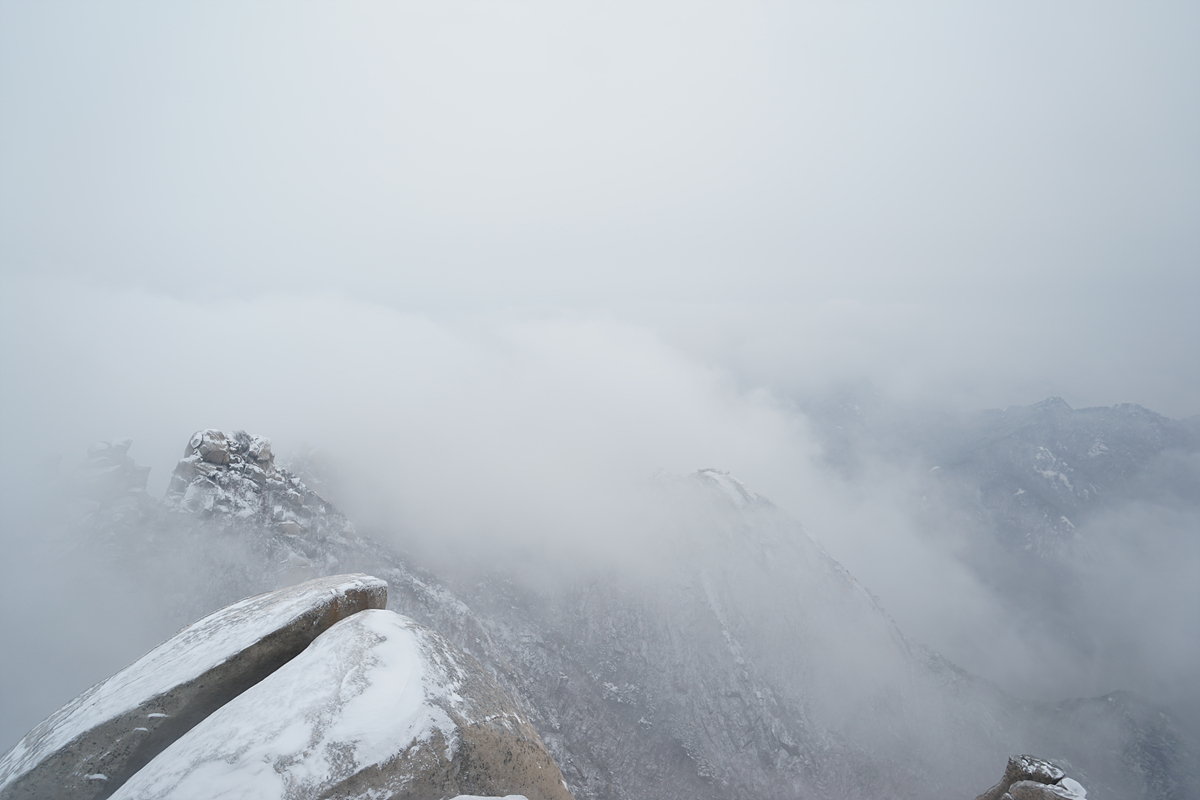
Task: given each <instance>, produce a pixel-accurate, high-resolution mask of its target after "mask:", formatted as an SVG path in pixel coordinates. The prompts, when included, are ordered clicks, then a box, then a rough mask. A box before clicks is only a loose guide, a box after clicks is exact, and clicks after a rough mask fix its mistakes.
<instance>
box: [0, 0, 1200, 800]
mask: <svg viewBox="0 0 1200 800" xmlns="http://www.w3.org/2000/svg"><path fill="white" fill-rule="evenodd" d="M1198 40H1200V10H1198V9H1197V8H1195V7H1192V6H1189V5H1185V4H1156V5H1153V6H1147V5H1145V4H1134V3H1060V4H1054V5H1053V6H1047V5H1045V4H1038V3H1006V4H1002V5H986V6H985V5H982V4H979V5H962V4H919V5H913V4H904V5H903V6H898V7H895V8H893V7H884V6H880V5H871V4H865V3H848V4H837V5H833V4H822V5H816V4H812V5H809V4H795V5H782V4H774V3H740V4H707V3H705V4H693V3H689V4H682V3H681V4H644V3H639V4H630V5H617V6H614V5H611V4H605V5H603V6H601V5H578V4H571V5H562V4H518V5H505V6H496V5H494V4H484V3H461V4H449V5H447V4H439V5H435V6H427V7H426V6H421V7H418V6H411V5H406V6H398V7H397V6H392V5H388V4H365V3H364V4H337V5H328V6H320V5H302V6H294V5H291V4H270V3H254V4H249V5H247V4H232V3H230V4H205V5H193V6H178V5H172V6H164V5H161V4H150V3H146V4H135V3H122V4H116V5H91V4H55V5H47V4H36V5H35V4H11V3H10V4H6V5H3V6H0V115H2V118H3V124H0V348H2V350H0V369H2V374H3V380H2V381H0V425H2V426H3V428H2V430H0V442H3V444H2V445H0V447H2V448H3V451H2V458H0V462H2V465H3V466H2V467H0V469H2V471H3V472H2V475H0V478H2V484H0V494H2V495H3V502H4V508H5V509H6V510H11V514H6V515H5V517H4V518H3V520H2V521H0V525H2V526H3V531H2V533H0V537H2V539H0V541H2V545H3V547H4V549H5V551H4V552H5V557H4V559H3V560H4V567H3V577H4V578H5V582H6V588H5V598H6V599H5V602H6V606H7V607H8V608H10V609H12V610H13V612H12V613H10V614H7V615H5V621H4V622H3V623H2V626H3V627H0V633H2V635H3V636H5V637H6V638H7V640H8V642H9V644H6V645H5V646H4V647H0V653H2V655H0V687H2V691H0V702H2V703H3V705H2V706H0V717H2V718H3V720H4V721H3V727H0V748H5V747H7V746H8V744H9V743H11V742H12V741H15V740H16V738H17V737H19V736H20V735H21V734H22V733H23V732H24V730H26V729H28V727H29V726H30V725H32V724H33V723H34V722H36V721H37V720H38V719H40V718H41V717H43V716H45V715H46V714H48V713H50V712H51V711H53V710H54V708H55V707H57V704H59V703H61V702H63V701H65V700H66V699H69V697H70V696H72V695H73V694H74V693H75V692H77V691H79V690H80V689H82V688H85V687H86V686H87V685H88V684H89V683H90V682H93V681H95V680H98V679H100V678H103V677H105V676H107V675H108V674H110V673H111V672H112V671H113V669H115V668H117V667H119V666H120V665H121V664H123V663H125V662H126V661H128V660H129V659H131V658H133V657H135V656H136V655H138V654H139V653H140V650H139V649H138V648H142V649H144V648H145V647H147V646H149V645H150V644H153V643H154V642H155V641H157V639H155V638H154V637H155V636H158V635H159V633H160V632H159V631H157V630H154V631H153V635H151V632H150V623H145V624H143V623H144V621H143V620H140V618H139V613H138V611H137V609H136V608H133V607H131V606H130V605H129V604H128V603H126V604H125V605H122V604H121V603H122V601H121V599H120V598H121V596H122V590H121V588H120V587H97V586H95V585H93V584H92V583H89V581H88V580H87V579H86V578H81V577H80V576H81V575H86V574H87V565H80V564H75V563H72V562H70V561H69V559H66V560H64V562H63V571H62V573H60V574H51V573H43V572H41V571H40V570H41V569H42V567H43V565H44V563H45V562H43V561H41V560H38V558H36V557H35V555H34V551H38V552H40V551H41V549H42V548H44V547H45V546H48V545H46V544H45V541H44V540H45V539H46V537H47V536H48V535H49V530H50V527H51V526H50V525H49V524H48V523H47V522H46V521H45V520H44V519H42V518H40V517H39V516H38V514H37V513H36V508H38V506H37V505H36V502H30V499H31V498H33V500H34V501H36V500H37V498H38V497H39V492H40V491H41V488H42V487H44V486H45V485H47V484H48V483H49V482H51V481H52V480H53V479H54V478H53V477H52V476H61V475H64V474H67V473H68V472H69V470H70V468H71V467H72V465H73V464H75V463H77V462H78V461H79V460H80V459H81V458H82V455H83V453H84V450H85V448H86V447H87V445H88V444H90V443H92V442H94V441H97V440H100V439H113V438H126V437H128V438H132V439H133V442H134V444H133V447H132V449H131V451H130V454H131V455H132V456H133V457H134V458H135V459H136V460H137V461H138V462H140V463H142V464H146V465H149V466H150V467H151V473H150V480H149V486H148V488H149V491H150V493H151V494H154V495H155V496H161V495H162V493H163V492H164V491H165V489H166V485H167V481H168V479H169V476H170V473H171V470H172V468H173V466H174V464H175V461H176V460H177V459H178V458H179V457H180V456H181V455H182V451H183V447H184V445H185V443H186V442H187V440H188V437H189V436H190V435H191V433H192V432H193V431H195V430H197V429H200V428H208V427H213V428H222V429H225V430H232V429H236V428H240V429H246V430H249V431H252V432H254V433H259V434H262V435H265V436H269V437H270V438H271V439H272V441H273V442H274V443H275V448H276V452H277V453H278V454H279V458H280V460H281V462H286V461H287V460H288V459H297V458H300V457H301V456H302V455H303V454H305V453H312V452H316V453H319V454H320V456H321V458H322V459H324V460H325V464H326V468H327V476H328V489H329V492H330V494H331V496H332V499H334V500H335V502H338V503H339V504H340V505H341V506H342V507H344V508H345V510H346V511H347V513H348V515H349V516H351V517H352V518H353V519H354V520H355V521H356V523H357V524H358V525H359V526H360V527H361V528H363V529H365V530H369V531H370V532H371V533H372V534H375V535H378V536H380V537H381V538H384V539H386V540H387V541H389V542H390V543H391V544H394V545H396V546H398V547H400V548H402V549H403V550H405V551H406V552H408V553H411V554H412V555H413V556H414V557H416V558H419V559H420V560H421V561H422V563H425V564H428V565H430V566H431V567H433V568H435V569H443V570H453V569H456V568H460V569H461V568H462V567H463V565H464V564H468V565H472V566H474V565H476V564H478V565H487V566H494V565H497V564H500V565H507V566H512V567H514V568H516V567H517V566H518V565H520V564H535V565H538V566H539V567H544V566H545V565H548V564H553V565H554V570H555V571H556V572H558V574H560V575H561V574H564V572H563V570H564V568H563V565H564V564H565V565H570V564H572V563H577V564H587V565H594V564H597V563H603V564H612V565H615V566H618V567H620V566H622V565H624V566H629V565H631V564H637V565H638V566H639V567H640V568H644V567H646V566H647V564H649V565H650V566H651V567H652V566H653V565H654V564H657V563H665V562H666V561H668V560H669V559H670V557H671V554H670V552H669V551H667V550H665V549H664V548H662V547H658V546H657V545H658V543H656V542H654V541H648V540H647V537H646V528H645V527H644V526H643V525H640V524H639V523H638V522H637V517H638V513H639V509H640V506H639V505H638V502H639V501H638V500H637V498H638V497H639V491H640V490H639V488H638V487H640V486H641V485H643V483H644V482H645V481H646V479H647V478H649V476H651V475H653V474H654V473H655V472H656V471H659V470H665V471H666V472H668V473H672V474H686V473H689V472H692V471H694V470H696V469H698V468H705V467H713V468H717V469H720V470H728V471H730V472H731V473H732V474H733V475H735V476H737V477H738V478H739V479H740V480H741V481H743V482H744V483H745V484H746V486H748V487H750V489H752V490H753V491H755V492H758V493H760V494H762V495H764V496H766V497H768V498H770V499H771V500H772V501H773V502H774V503H775V504H777V505H778V506H780V507H781V508H782V509H783V510H785V511H786V512H787V513H788V514H790V515H791V516H792V517H794V518H795V519H797V520H799V521H800V522H801V523H803V524H804V525H805V526H806V528H807V530H808V531H809V532H810V533H811V534H812V535H813V536H814V537H815V538H816V539H817V540H819V541H820V542H822V543H823V544H824V546H825V547H826V548H827V549H828V550H829V552H830V553H831V554H832V555H833V556H834V557H835V558H838V559H840V560H841V561H842V562H843V563H845V564H846V566H847V567H848V568H849V570H850V571H851V573H853V574H854V575H855V576H856V577H857V578H858V579H859V580H860V581H861V582H862V583H863V584H864V585H865V586H866V587H867V588H868V589H869V590H870V591H872V592H873V593H874V594H876V595H877V596H878V597H879V598H880V601H881V603H882V605H883V607H884V608H885V609H887V611H888V612H889V613H890V614H891V615H892V616H893V617H894V618H895V619H896V621H897V623H898V624H899V626H900V628H901V629H902V630H904V631H905V632H906V633H907V634H908V635H909V636H911V637H913V638H914V639H916V640H919V641H922V642H924V643H926V644H929V645H930V646H932V647H934V648H935V649H938V650H940V651H942V652H943V653H945V654H946V655H947V656H948V657H950V658H951V659H954V660H956V661H958V662H959V663H961V664H962V665H963V666H964V667H966V668H968V669H970V670H972V671H974V672H976V673H977V674H980V675H982V676H984V677H986V678H988V679H990V680H993V681H995V682H996V683H997V684H999V685H1000V686H1001V687H1002V688H1005V689H1007V690H1009V691H1012V692H1016V693H1018V694H1021V695H1023V696H1027V697H1046V698H1064V697H1070V696H1085V695H1095V694H1100V693H1103V692H1107V691H1111V690H1113V689H1118V688H1129V689H1135V690H1138V691H1142V692H1145V693H1147V694H1148V695H1149V696H1151V697H1152V698H1154V699H1155V700H1156V701H1158V702H1190V703H1193V704H1194V705H1193V707H1194V708H1200V703H1197V699H1196V696H1195V694H1194V689H1192V688H1190V687H1191V684H1192V683H1193V682H1192V681H1191V680H1190V678H1189V677H1188V676H1189V675H1193V674H1195V673H1194V671H1193V670H1194V668H1196V667H1200V652H1197V649H1196V644H1195V643H1196V642H1197V641H1200V638H1197V636H1196V633H1197V624H1198V622H1197V619H1196V615H1195V611H1194V609H1195V608H1197V607H1198V603H1200V595H1198V594H1197V590H1196V588H1195V587H1194V585H1193V581H1192V576H1194V574H1195V568H1196V567H1197V566H1198V565H1200V552H1197V546H1196V543H1195V535H1194V534H1195V531H1196V530H1197V520H1196V518H1195V515H1194V513H1193V512H1192V511H1189V510H1187V509H1184V510H1179V509H1174V508H1169V507H1157V506H1155V507H1139V506H1129V507H1126V508H1122V509H1121V510H1120V512H1119V513H1116V514H1114V515H1112V516H1111V517H1110V518H1107V519H1105V520H1104V521H1103V522H1101V523H1097V524H1098V525H1102V526H1110V527H1112V526H1116V527H1117V528H1119V529H1121V530H1140V531H1144V530H1152V531H1159V532H1161V535H1160V536H1156V537H1154V538H1153V540H1152V541H1153V545H1152V546H1147V547H1145V548H1142V547H1140V546H1136V545H1130V550H1131V551H1132V552H1127V551H1121V552H1103V553H1097V554H1094V556H1095V560H1094V563H1093V564H1092V565H1091V567H1089V568H1090V569H1094V570H1096V571H1097V579H1096V582H1095V583H1094V584H1092V588H1090V589H1087V590H1085V591H1084V592H1083V593H1082V594H1081V595H1080V598H1079V602H1080V604H1081V607H1083V608H1086V609H1087V610H1088V611H1087V613H1088V614H1091V615H1094V616H1095V618H1096V619H1097V620H1098V622H1097V627H1098V629H1101V630H1104V631H1106V632H1107V634H1106V638H1105V641H1104V642H1102V643H1101V646H1098V650H1097V652H1096V656H1095V659H1096V660H1095V661H1093V662H1081V661H1080V660H1079V658H1078V655H1077V654H1076V653H1073V652H1068V651H1067V650H1066V649H1063V648H1061V647H1059V645H1058V643H1057V642H1056V635H1057V634H1056V632H1055V631H1054V630H1050V629H1042V628H1039V627H1038V626H1037V625H1036V624H1030V622H1029V620H1026V619H1014V618H1012V617H1011V616H1009V613H1008V610H1007V609H1006V608H1005V607H1004V606H1003V605H1002V604H1001V602H1000V600H999V599H998V597H997V596H996V594H995V593H994V591H993V590H992V589H990V588H988V587H987V586H984V585H982V584H981V583H980V581H979V580H978V578H977V577H976V575H975V574H974V573H972V572H971V571H970V570H969V569H967V568H966V567H965V566H964V565H963V564H961V563H960V562H959V561H958V560H957V559H956V558H955V553H956V552H957V545H956V542H957V541H958V540H959V539H961V538H963V537H967V536H970V535H973V532H974V529H973V527H972V526H973V525H974V524H975V522H974V521H973V520H972V519H971V518H970V517H969V514H968V512H967V510H966V509H965V508H963V507H961V506H959V505H955V504H954V503H952V502H950V501H948V500H947V501H946V505H945V507H944V508H941V507H937V508H935V512H931V511H930V509H929V507H928V505H926V506H925V507H921V506H920V501H921V499H922V497H925V501H926V503H927V504H928V503H929V502H941V500H940V499H939V498H933V499H932V500H930V498H929V497H927V496H925V495H924V494H923V492H924V490H923V489H922V484H921V476H920V475H919V474H917V473H916V472H914V469H913V467H912V465H911V464H906V463H903V462H902V461H896V460H889V459H888V458H885V457H883V456H882V455H879V454H877V453H865V454H864V456H863V457H864V459H865V460H864V462H863V466H862V468H861V469H859V470H857V471H855V472H854V473H853V474H847V473H845V472H839V471H838V470H835V469H833V468H831V467H830V466H829V463H828V459H827V458H826V456H828V453H827V452H826V449H827V444H825V443H823V440H822V439H821V438H820V437H819V436H818V435H817V434H816V433H815V428H814V422H813V420H812V419H810V417H809V416H808V415H806V413H805V411H804V410H803V409H806V408H809V407H810V405H811V402H812V401H813V400H814V398H820V397H824V396H828V395H830V394H831V393H836V392H838V391H840V390H841V389H842V388H844V387H846V386H864V385H867V386H870V387H872V391H875V392H878V393H879V395H880V396H883V397H886V398H888V401H889V402H894V403H897V404H902V405H904V406H905V407H910V408H922V409H931V410H936V411H938V412H946V413H951V414H958V413H964V412H969V411H973V410H978V409H983V408H994V407H1004V406H1008V405H1027V404H1031V403H1034V402H1037V401H1039V400H1042V399H1044V398H1046V397H1049V396H1052V395H1058V396H1062V397H1063V398H1065V399H1066V400H1067V401H1068V402H1069V403H1070V404H1071V405H1073V406H1075V407H1077V408H1078V407H1085V406H1099V405H1111V404H1115V403H1122V402H1132V403H1140V404H1142V405H1144V406H1146V407H1148V408H1151V409H1154V410H1155V411H1158V412H1160V413H1162V414H1165V415H1167V416H1170V417H1174V418H1184V417H1188V416H1191V415H1194V414H1197V413H1200V373H1198V372H1197V371H1196V369H1195V364H1196V362H1197V355H1198V353H1197V342H1198V341H1200V337H1198V334H1200V327H1198V326H1197V322H1196V314H1195V300H1196V298H1197V297H1200V271H1198V270H1197V269H1196V265H1197V264H1198V263H1200V228H1198V227H1197V220H1200V147H1197V145H1196V143H1197V142H1200V50H1198V49H1197V48H1196V46H1195V43H1196V42H1197V41H1198ZM931 519H933V520H937V521H936V522H935V523H931V522H930V520H931ZM35 564H36V565H38V567H37V569H38V570H39V572H37V573H36V574H34V573H33V572H32V570H33V569H34V567H33V566H32V565H35ZM565 574H569V569H568V570H566V572H565ZM62 581H67V582H68V583H69V585H67V586H60V585H57V584H58V583H60V582H62ZM102 590H103V591H105V592H108V593H109V594H110V595H111V598H110V601H109V605H108V606H104V605H103V604H99V606H97V607H100V608H116V609H120V610H121V612H122V618H121V619H120V620H119V621H113V620H111V619H105V618H101V617H98V616H97V615H96V614H95V613H94V609H88V608H81V607H80V605H81V604H83V603H84V602H85V601H84V600H83V599H82V598H84V597H87V596H90V595H88V592H93V593H94V592H99V591H102ZM47 598H49V599H47ZM1151 653H1152V655H1151ZM18 654H19V655H18ZM43 660H44V661H47V662H51V663H50V664H49V665H48V666H47V665H46V664H44V663H42V661H43ZM1189 692H1190V694H1189ZM39 709H40V710H39ZM980 788H981V789H982V788H983V787H980Z"/></svg>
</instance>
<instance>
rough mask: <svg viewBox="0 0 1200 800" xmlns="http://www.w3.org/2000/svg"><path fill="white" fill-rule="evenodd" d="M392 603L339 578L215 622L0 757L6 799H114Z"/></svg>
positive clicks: (369, 587)
mask: <svg viewBox="0 0 1200 800" xmlns="http://www.w3.org/2000/svg"><path fill="white" fill-rule="evenodd" d="M386 603H387V584H386V583H385V582H383V581H381V580H379V579H377V578H372V577H369V576H367V575H338V576H333V577H328V578H319V579H316V580H313V581H309V582H307V583H303V584H300V585H298V586H293V587H290V588H288V589H283V590H280V591H276V592H270V593H268V594H263V595H258V596H255V597H250V598H247V599H245V600H242V601H241V602H238V603H235V604H233V605H231V606H228V607H226V608H223V609H221V610H220V611H217V612H215V613H213V614H210V615H209V616H207V617H205V618H204V619H202V620H200V621H199V622H196V623H194V624H192V625H190V626H188V627H186V628H184V629H183V630H181V631H180V632H179V633H177V634H176V635H175V636H173V637H172V638H171V639H169V640H167V641H166V642H164V643H163V644H161V645H159V646H158V647H156V648H155V649H154V650H152V651H150V652H149V653H147V654H146V655H145V656H143V657H142V658H140V659H138V660H137V661H135V662H134V663H133V664H131V665H129V666H128V667H126V668H125V669H123V670H121V671H120V672H118V673H117V674H116V675H113V676H112V677H111V678H109V679H108V680H105V681H102V682H101V683H98V684H96V685H95V686H93V687H92V688H91V689H88V690H87V691H86V692H84V693H83V694H81V695H79V696H78V697H76V698H75V699H74V700H72V701H71V702H70V703H68V704H67V705H65V706H63V708H61V709H59V710H58V711H57V712H55V713H54V714H52V715H51V716H50V717H49V718H47V719H46V720H45V721H43V722H42V723H41V724H39V725H38V726H37V727H35V728H34V729H33V730H32V731H31V732H30V733H29V734H28V735H26V736H25V738H24V739H22V740H21V741H20V742H18V743H17V745H16V746H15V747H14V748H13V749H12V750H10V751H9V752H8V753H7V754H5V755H4V756H3V757H0V798H2V800H10V799H11V800H16V799H17V798H29V799H30V800H36V799H38V798H56V800H69V799H70V798H95V797H104V796H107V795H108V794H109V793H111V792H112V791H113V790H114V789H116V788H117V787H119V786H120V785H121V784H122V783H123V782H124V781H125V780H126V779H127V778H128V777H129V776H130V775H131V774H133V773H134V772H135V771H136V770H137V769H139V768H140V767H141V766H142V765H143V764H145V763H146V762H147V761H149V760H150V759H152V758H153V757H154V756H155V755H156V754H158V753H159V752H160V751H162V750H163V749H164V748H165V747H167V746H168V745H169V744H171V742H173V741H175V740H176V739H177V738H179V737H180V736H181V735H182V734H184V733H185V732H187V731H188V730H189V729H190V728H191V727H192V726H194V725H195V724H196V723H197V722H199V721H200V720H202V719H204V718H205V717H206V716H208V715H209V714H210V713H212V712H213V711H214V710H216V709H217V708H219V707H221V706H222V705H224V704H225V703H227V702H228V701H229V700H230V699H232V698H233V697H236V696H237V695H238V694H240V693H241V692H243V691H244V690H246V689H247V688H248V687H250V686H253V685H254V684H255V683H257V682H258V681H260V680H262V679H263V678H264V677H266V676H267V675H269V674H270V673H272V672H274V671H275V670H276V669H278V668H279V667H280V666H281V665H282V664H284V663H286V662H288V661H289V660H290V659H292V658H294V657H295V656H296V654H298V653H300V652H301V651H302V650H304V648H305V647H307V646H308V645H309V643H310V642H312V641H313V640H314V639H315V638H316V637H317V636H319V635H320V634H321V633H322V632H323V631H325V630H327V629H328V628H329V627H330V626H332V625H333V624H334V623H336V622H338V621H339V620H341V619H344V618H345V617H348V616H350V615H352V614H355V613H357V612H359V611H362V610H364V609H370V608H383V607H384V606H385V605H386Z"/></svg>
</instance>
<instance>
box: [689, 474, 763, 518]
mask: <svg viewBox="0 0 1200 800" xmlns="http://www.w3.org/2000/svg"><path fill="white" fill-rule="evenodd" d="M698 474H699V475H701V476H703V477H705V478H708V479H709V480H711V481H713V482H714V483H716V484H717V486H720V487H721V491H723V492H725V494H726V495H728V497H729V499H730V500H732V501H733V504H734V505H735V506H737V507H738V508H745V507H746V506H748V505H749V504H751V503H753V502H755V501H756V500H758V495H756V494H755V493H754V492H752V491H750V490H749V489H747V488H746V485H745V484H743V483H742V482H741V481H739V480H738V479H737V478H735V477H733V476H732V475H730V474H729V473H728V472H720V471H718V470H715V469H702V470H700V471H699V472H698Z"/></svg>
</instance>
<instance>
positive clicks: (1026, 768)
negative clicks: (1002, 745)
mask: <svg viewBox="0 0 1200 800" xmlns="http://www.w3.org/2000/svg"><path fill="white" fill-rule="evenodd" d="M1086 797H1087V792H1086V791H1085V790H1084V788H1083V787H1082V786H1080V785H1079V783H1078V782H1077V781H1075V780H1073V779H1072V778H1068V777H1067V776H1066V773H1064V772H1063V771H1062V770H1061V769H1059V768H1058V767H1057V766H1056V765H1054V764H1052V763H1050V762H1049V761H1046V760H1044V759H1041V758H1036V757H1034V756H1013V757H1012V758H1010V759H1008V766H1007V767H1006V768H1005V770H1004V777H1002V778H1001V779H1000V782H999V783H997V784H996V785H995V786H993V787H992V788H991V789H988V790H987V791H986V792H984V793H983V794H981V795H979V797H977V798H975V800H1084V799H1085V798H1086Z"/></svg>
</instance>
